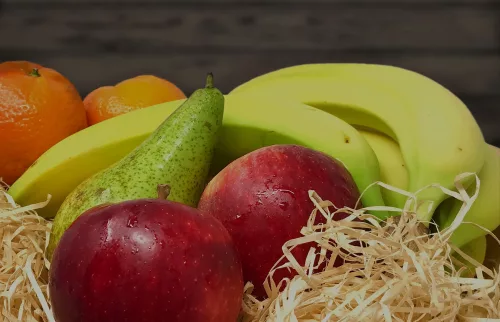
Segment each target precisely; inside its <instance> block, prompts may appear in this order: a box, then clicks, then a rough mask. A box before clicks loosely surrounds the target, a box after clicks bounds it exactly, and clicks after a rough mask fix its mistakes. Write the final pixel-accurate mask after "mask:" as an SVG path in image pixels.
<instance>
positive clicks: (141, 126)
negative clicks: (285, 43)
mask: <svg viewBox="0 0 500 322" xmlns="http://www.w3.org/2000/svg"><path fill="white" fill-rule="evenodd" d="M2 65H3V64H0V75H2V74H1V73H2V71H4V72H5V71H7V72H8V73H11V74H8V75H12V73H13V74H14V75H15V77H16V79H22V80H23V81H26V82H34V83H33V86H32V88H33V89H34V91H35V92H36V90H37V89H38V87H37V86H40V85H39V83H37V81H38V80H39V79H40V78H44V77H45V78H47V79H45V81H54V80H57V81H58V82H61V79H63V81H65V82H68V83H69V81H67V80H65V79H64V78H62V77H63V76H62V75H57V77H56V76H54V75H55V73H57V72H55V71H53V70H50V69H47V68H43V67H41V66H39V65H30V64H29V63H26V62H23V63H11V65H9V66H8V67H5V65H4V66H2ZM2 68H3V69H2ZM7 72H5V73H7ZM16 84H17V83H16ZM123 84H125V85H123ZM134 86H136V88H140V86H145V87H146V88H148V89H154V88H158V91H159V92H161V93H167V94H168V93H170V94H171V95H170V96H168V95H159V94H158V95H156V94H152V93H154V91H153V90H148V91H139V90H137V91H132V90H130V88H134ZM53 88H54V89H51V90H54V91H56V90H60V87H57V86H53ZM65 88H69V89H70V90H69V91H68V92H65V93H63V94H64V95H66V96H64V95H62V97H63V98H64V99H66V98H67V102H71V104H72V105H71V106H72V108H74V109H75V111H80V112H81V115H83V116H84V117H83V119H84V121H85V124H84V126H83V128H81V126H80V125H78V122H80V121H78V122H75V123H74V124H72V125H71V127H72V128H71V129H69V128H68V127H66V128H64V129H60V131H59V132H58V135H59V136H60V137H59V138H52V140H53V141H55V142H52V144H48V145H47V146H45V147H43V148H41V149H39V151H38V152H37V153H35V152H36V151H35V152H33V151H31V150H30V151H29V153H26V154H23V158H16V157H15V154H14V152H12V151H14V150H12V149H10V150H8V149H7V150H6V151H7V152H6V154H5V156H6V157H4V161H2V162H3V163H0V171H1V173H0V176H2V177H4V180H5V182H4V183H3V184H2V186H1V188H0V236H1V240H2V249H1V254H0V258H1V267H0V294H1V295H2V298H1V302H0V303H1V314H2V317H3V321H51V322H52V321H57V322H72V321H85V322H87V321H89V322H90V321H111V322H112V321H135V322H138V321H173V322H180V321H193V322H196V321H217V322H236V321H238V322H268V321H269V322H281V321H283V322H312V321H500V275H499V272H500V239H499V235H500V234H498V231H499V228H498V227H499V226H500V204H499V202H498V201H499V199H498V196H500V149H499V148H497V147H494V146H492V145H489V144H488V143H486V142H485V141H484V138H483V135H482V133H481V130H480V128H479V126H478V125H477V123H476V121H475V119H474V117H473V116H472V114H471V113H470V112H469V110H468V109H467V107H466V106H465V105H464V104H463V103H462V101H461V100H460V99H459V98H458V97H456V96H455V95H454V94H453V93H451V92H450V91H449V90H447V89H446V88H444V87H443V86H441V85H440V84H438V83H436V82H435V81H433V80H431V79H429V78H427V77H425V76H423V75H420V74H417V73H414V72H412V71H409V70H405V69H401V68H396V67H392V66H384V65H366V64H312V65H299V66H293V67H288V68H284V69H281V70H277V71H273V72H270V73H268V74H264V75H261V76H259V77H257V78H254V79H252V80H250V81H248V82H246V83H244V84H242V85H240V86H238V87H237V88H235V89H233V90H232V91H231V92H230V93H227V94H222V93H221V92H220V91H219V90H218V89H217V87H216V83H214V78H213V75H212V74H210V73H209V74H208V75H207V77H206V84H205V86H204V87H200V88H199V89H198V90H196V91H195V92H194V93H192V94H191V95H189V97H186V96H185V95H184V94H183V93H182V91H181V90H180V89H179V88H177V87H176V86H175V85H173V84H172V83H170V82H167V81H166V80H161V79H157V78H153V79H151V78H146V79H144V78H143V77H139V78H138V79H131V80H127V81H125V82H122V83H120V84H118V85H116V86H115V87H108V88H107V89H106V90H103V89H97V90H96V91H94V92H92V93H90V94H89V95H88V96H87V97H86V98H85V99H84V100H81V99H80V100H79V99H78V98H75V93H76V90H74V88H73V87H71V84H70V83H69V85H67V87H65ZM106 91H114V92H113V93H110V92H106ZM54 93H55V92H54ZM141 95H142V96H141ZM29 97H31V96H29ZM29 97H28V96H26V102H27V106H29V103H30V102H29ZM65 97H66V98H65ZM63 98H61V99H63ZM117 101H121V102H125V101H126V102H129V103H130V102H134V104H132V103H130V104H128V105H127V106H124V107H120V106H118V105H119V104H118V105H116V102H117ZM96 102H99V103H98V104H97V103H96ZM144 102H145V103H144ZM0 104H1V103H0ZM10 108H15V106H14V107H10ZM38 110H42V109H41V108H40V107H39V108H38ZM47 115H49V116H47ZM47 115H45V116H43V115H41V117H42V116H43V117H45V118H41V119H40V120H41V121H40V122H39V123H40V124H44V125H43V126H49V125H50V126H56V125H55V124H59V125H57V126H60V127H62V125H60V123H57V122H58V121H59V119H58V118H59V116H57V114H47ZM47 118H48V119H49V120H47ZM23 120H24V118H20V119H19V120H13V121H11V122H10V123H8V122H7V125H3V124H4V123H1V122H0V132H1V130H2V126H4V127H6V129H9V130H12V129H16V131H18V130H19V129H22V128H27V127H26V126H25V125H24V124H22V122H23ZM44 122H46V124H45V123H44ZM443 124H446V126H443ZM424 125H425V126H424ZM43 126H42V127H43ZM30 129H31V130H33V131H40V130H39V129H38V130H37V129H36V128H30ZM19 131H20V130H19ZM56 132H57V131H56ZM4 133H5V132H4ZM19 133H23V132H22V131H21V132H19ZM54 133H55V132H54ZM0 138H1V139H2V140H3V139H5V141H7V140H9V141H8V142H9V143H12V142H16V141H15V140H16V138H13V137H8V138H5V137H3V136H1V135H0ZM24 139H25V138H24V137H23V138H20V139H19V141H18V142H24V141H23V140H24ZM36 139H37V137H36V136H35V139H33V137H32V139H31V140H36ZM30 142H31V141H30ZM34 142H35V141H34ZM34 144H35V143H34ZM38 146H43V145H42V144H39V145H38ZM9 153H10V154H9ZM16 155H17V156H21V155H20V154H19V153H18V154H16ZM30 158H31V159H30ZM19 160H24V161H22V162H20V161H19ZM23 162H24V163H23ZM13 164H15V165H16V167H14V166H13ZM12 169H15V171H14V170H12Z"/></svg>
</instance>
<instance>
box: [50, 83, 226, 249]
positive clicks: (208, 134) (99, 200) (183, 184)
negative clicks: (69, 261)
mask: <svg viewBox="0 0 500 322" xmlns="http://www.w3.org/2000/svg"><path fill="white" fill-rule="evenodd" d="M223 114H224V96H223V95H222V93H221V92H220V91H219V90H218V89H217V88H215V87H213V84H212V76H211V75H209V76H208V77H207V86H206V87H205V88H202V89H198V90H197V91H195V92H194V93H193V94H192V95H191V96H190V97H189V99H188V100H186V101H185V102H184V103H183V104H182V105H181V106H179V108H177V110H175V112H174V113H172V114H171V115H170V116H169V117H168V118H167V119H166V120H165V121H164V122H163V123H162V124H161V125H160V126H159V127H158V128H157V129H156V130H155V131H154V132H153V133H152V134H151V135H150V136H149V137H148V138H147V139H146V140H145V141H144V142H143V143H142V144H141V145H139V146H138V147H137V148H135V149H134V150H133V151H132V152H131V153H130V154H128V155H127V156H125V157H124V158H123V159H121V160H120V161H118V162H117V163H115V164H114V165H112V166H110V167H108V168H106V169H104V170H102V171H100V172H98V173H96V174H95V175H93V176H92V177H90V178H88V179H87V180H85V181H84V182H82V183H81V184H80V185H79V186H78V187H76V188H75V190H73V191H72V192H71V193H70V194H69V195H68V196H67V197H66V199H65V200H64V202H63V203H62V205H61V207H60V208H59V211H58V212H57V214H56V217H55V219H54V224H53V228H52V231H51V237H50V243H49V246H48V250H47V255H48V256H49V258H51V256H52V253H53V251H54V248H55V247H56V246H57V243H58V241H59V239H60V238H61V236H62V234H63V233H64V231H65V230H66V229H67V228H68V227H69V226H70V225H71V223H73V221H74V220H75V219H76V218H77V217H78V216H80V214H82V213H83V212H85V211H86V210H88V209H90V208H92V207H95V206H98V205H101V204H106V203H117V202H121V201H125V200H132V199H140V198H154V197H155V196H156V195H157V186H158V185H159V184H166V185H168V186H170V193H169V196H168V199H169V200H172V201H177V202H180V203H183V204H186V205H189V206H196V204H197V203H198V199H199V197H200V195H201V193H202V191H203V188H204V185H205V184H206V181H207V176H208V171H209V168H210V165H211V162H212V159H213V154H214V149H215V145H216V143H217V138H218V134H219V132H220V131H219V130H220V127H221V125H222V117H223ZM126 130H127V129H123V131H126ZM61 175H64V174H61Z"/></svg>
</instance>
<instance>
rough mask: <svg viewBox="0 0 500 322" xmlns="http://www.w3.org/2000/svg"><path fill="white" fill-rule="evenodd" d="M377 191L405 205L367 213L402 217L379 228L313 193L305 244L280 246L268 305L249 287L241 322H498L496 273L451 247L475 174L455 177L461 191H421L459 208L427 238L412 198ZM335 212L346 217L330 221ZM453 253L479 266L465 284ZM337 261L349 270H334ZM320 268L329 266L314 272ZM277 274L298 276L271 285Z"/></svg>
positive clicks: (499, 307)
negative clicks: (440, 194)
mask: <svg viewBox="0 0 500 322" xmlns="http://www.w3.org/2000/svg"><path fill="white" fill-rule="evenodd" d="M468 176H474V177H475V179H476V191H475V193H474V195H472V196H469V195H468V194H467V192H466V190H465V189H464V187H463V186H462V184H461V181H462V180H463V179H465V178H466V177H468ZM377 184H379V185H380V186H382V187H385V188H387V189H391V190H393V191H397V192H400V193H403V194H405V195H407V196H408V197H409V198H408V202H407V204H406V206H405V208H404V209H395V208H390V207H376V208H371V209H384V210H388V211H397V212H398V214H400V216H397V217H391V218H389V219H387V220H386V221H385V222H381V221H380V220H378V219H377V218H376V217H374V216H373V215H370V214H367V213H366V211H367V210H368V209H370V208H364V209H359V210H355V209H350V208H342V209H338V208H336V207H335V206H334V205H333V204H332V203H331V202H329V201H323V200H322V199H321V198H320V196H318V195H317V194H316V193H315V192H314V191H310V192H309V196H310V199H311V201H312V202H313V204H314V206H315V208H314V210H313V211H312V213H311V216H310V218H309V221H308V223H307V225H306V226H305V227H304V228H303V229H302V231H301V234H302V237H300V238H297V239H293V240H290V241H288V242H287V243H285V244H284V245H283V257H282V258H281V259H280V260H279V261H278V262H277V263H276V265H275V267H273V269H272V270H271V271H270V273H269V275H268V278H267V280H266V282H265V284H264V286H265V288H266V292H267V296H268V298H266V299H264V300H259V299H256V298H255V297H253V296H252V294H251V292H252V288H253V285H252V284H251V283H247V285H246V286H245V296H244V299H243V306H242V312H243V313H242V321H245V322H264V321H265V322H312V321H325V322H326V321H346V322H347V321H370V322H371V321H433V322H440V321H446V322H450V321H500V275H499V273H498V272H499V271H500V266H499V267H498V268H496V269H495V270H494V271H492V270H490V269H488V268H486V267H485V266H483V265H481V264H480V263H478V262H476V261H474V260H473V259H472V258H470V257H469V256H467V255H466V254H464V253H463V252H461V251H460V250H459V249H456V248H455V247H453V246H452V245H450V244H449V237H450V235H451V233H452V232H453V231H454V230H455V229H456V228H457V227H458V225H460V223H462V221H463V218H464V216H465V215H466V213H467V211H468V210H469V209H470V207H471V205H472V203H473V202H474V200H475V199H476V197H477V194H478V192H479V186H480V183H479V178H478V177H477V176H476V175H475V174H472V173H465V174H462V175H460V176H458V177H457V180H456V188H457V191H458V192H454V191H450V190H448V189H444V188H442V187H439V186H435V185H433V186H429V187H426V188H432V189H435V188H439V189H441V190H442V191H444V192H445V193H446V194H448V195H449V196H450V197H453V198H456V199H458V200H460V201H461V202H463V206H462V208H461V210H460V212H459V213H458V215H457V217H456V219H455V221H454V222H453V224H452V225H451V227H449V228H448V229H446V230H443V231H441V232H437V233H431V234H428V233H427V232H426V229H422V223H420V222H419V221H418V219H417V216H416V209H415V207H414V206H413V205H416V204H418V202H416V201H417V194H410V193H408V192H405V191H402V190H400V189H397V188H394V187H391V186H388V185H386V184H383V183H377ZM423 190H424V189H422V190H421V191H423ZM332 211H333V212H332ZM337 212H347V213H349V214H350V216H349V217H348V218H345V219H343V220H340V221H334V220H332V217H333V215H334V214H335V213H337ZM316 216H323V217H324V219H325V222H324V223H323V224H319V225H315V224H314V222H315V218H316ZM355 218H358V219H361V221H355V220H354V219H355ZM493 237H494V236H493ZM494 238H495V240H496V241H497V242H498V243H500V240H498V238H496V237H494ZM356 241H358V243H354V242H356ZM359 241H362V243H363V244H362V245H361V244H360V242H359ZM309 242H313V243H315V245H316V247H313V248H311V250H310V252H309V256H308V257H307V259H306V262H305V263H298V262H297V260H296V259H295V258H294V257H293V255H292V253H291V250H292V249H293V248H294V247H296V246H297V245H301V244H305V243H309ZM455 254H459V255H461V256H462V258H463V259H462V260H464V259H465V260H468V261H471V263H473V264H474V265H475V266H476V277H475V278H464V277H462V276H463V275H462V272H463V270H464V269H465V268H464V267H462V268H460V269H457V266H456V261H455V260H454V257H455V256H456V255H455ZM337 256H341V257H342V258H343V259H344V260H345V261H346V263H345V264H344V265H342V266H340V267H333V263H334V262H335V259H336V258H337ZM322 263H326V267H325V268H324V269H322V270H318V269H317V268H318V267H319V265H320V264H322ZM278 269H292V270H295V271H296V272H297V273H298V274H297V275H296V276H295V277H294V278H293V279H291V280H290V279H283V280H282V281H279V283H278V285H276V284H275V282H274V281H273V279H272V276H273V274H274V272H276V271H277V270H278ZM279 290H281V292H280V291H279Z"/></svg>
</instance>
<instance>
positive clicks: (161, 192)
mask: <svg viewBox="0 0 500 322" xmlns="http://www.w3.org/2000/svg"><path fill="white" fill-rule="evenodd" d="M157 191H158V199H161V200H167V198H168V195H169V194H170V186H169V185H168V184H159V185H158V187H157Z"/></svg>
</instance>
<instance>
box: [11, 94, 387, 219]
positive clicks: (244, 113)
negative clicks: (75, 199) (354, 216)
mask: <svg viewBox="0 0 500 322" xmlns="http://www.w3.org/2000/svg"><path fill="white" fill-rule="evenodd" d="M182 102H183V100H181V101H176V102H170V103H164V104H160V105H156V106H152V107H148V108H145V109H141V110H136V111H133V112H129V113H127V114H124V115H121V116H118V117H115V118H112V119H109V120H107V121H104V122H102V123H98V124H96V125H94V126H91V127H89V128H87V129H85V130H83V131H81V132H78V133H76V134H74V135H72V136H71V137H68V138H67V139H65V140H63V141H61V142H59V143H58V144H56V145H55V146H53V147H52V148H51V149H49V150H48V151H47V152H46V153H44V154H43V155H42V156H41V157H40V158H39V159H38V161H37V162H36V164H34V165H33V166H32V167H31V168H30V169H28V170H27V171H26V173H25V174H24V175H23V176H22V177H21V178H20V179H19V180H18V181H17V182H15V183H14V185H13V186H12V187H11V188H10V190H9V193H10V194H11V195H12V196H13V197H14V198H15V200H17V201H18V202H19V203H21V204H29V203H33V202H39V201H40V200H44V199H45V198H46V196H47V194H51V195H52V200H51V202H50V203H49V205H48V206H47V207H46V208H43V209H40V214H41V215H42V216H44V217H53V216H54V215H55V214H56V212H57V209H58V208H59V206H60V205H61V203H62V201H63V200H64V198H65V197H66V196H67V195H68V194H69V193H70V192H71V191H72V190H73V189H74V188H75V187H76V186H77V185H78V184H79V183H80V182H82V181H83V180H84V179H86V178H87V177H89V176H90V175H92V174H94V173H95V172H97V171H99V170H101V169H103V168H105V167H107V166H110V165H111V164H113V163H114V162H116V161H117V160H119V159H121V158H122V157H123V156H124V155H126V154H127V153H128V152H130V151H131V150H132V149H133V148H134V147H135V146H137V145H138V144H139V143H140V142H142V141H143V140H144V139H145V138H146V137H147V136H148V135H149V134H150V133H151V132H152V131H153V130H154V129H155V128H156V127H157V126H158V125H159V124H160V123H161V122H162V121H163V120H164V119H165V118H166V117H167V116H168V115H169V114H170V113H172V112H173V111H174V110H175V109H176V108H177V107H178V106H179V105H180V104H181V103H182ZM280 143H281V144H283V143H289V144H301V145H304V146H308V147H310V148H313V149H316V150H319V151H322V152H325V153H327V154H329V155H331V156H333V157H335V158H337V159H338V160H340V161H341V162H342V163H343V164H344V165H345V166H346V167H347V169H348V170H349V171H350V173H351V174H352V176H353V178H354V180H355V182H356V184H357V186H358V188H359V190H360V191H363V190H364V189H365V188H366V187H367V186H368V185H370V184H371V183H373V182H374V181H378V180H380V178H379V166H378V161H377V157H376V155H375V153H374V152H373V150H372V149H371V148H370V146H369V144H368V143H367V142H366V140H365V139H364V138H363V137H362V136H361V134H359V132H358V131H357V130H356V129H355V128H353V127H352V126H350V125H349V124H347V123H345V122H344V121H342V120H341V119H338V118H337V117H335V116H333V115H330V114H328V113H325V112H323V111H319V110H317V109H315V108H312V107H309V106H306V105H303V104H301V103H299V102H293V101H285V100H277V99H267V98H266V99H259V98H257V97H251V96H250V97H249V96H248V95H244V94H238V95H237V94H235V95H228V96H226V101H225V112H224V119H223V128H222V133H221V138H220V141H219V144H218V148H217V151H216V154H215V160H214V166H213V168H212V171H213V172H217V171H218V170H220V169H222V167H224V166H225V165H226V164H227V163H229V162H230V161H232V160H233V159H235V158H237V157H239V156H241V155H243V154H245V153H248V152H250V151H253V150H255V149H257V148H260V147H263V146H268V145H272V144H280ZM362 202H363V205H364V206H375V205H384V202H383V198H382V195H381V191H380V189H379V187H377V186H375V187H373V188H371V189H369V190H368V191H367V192H366V193H365V194H364V195H363V198H362ZM376 214H377V215H379V216H380V217H385V216H387V214H386V213H385V212H377V213H376Z"/></svg>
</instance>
